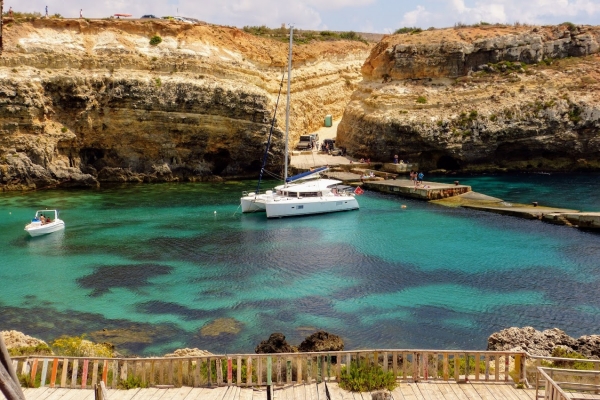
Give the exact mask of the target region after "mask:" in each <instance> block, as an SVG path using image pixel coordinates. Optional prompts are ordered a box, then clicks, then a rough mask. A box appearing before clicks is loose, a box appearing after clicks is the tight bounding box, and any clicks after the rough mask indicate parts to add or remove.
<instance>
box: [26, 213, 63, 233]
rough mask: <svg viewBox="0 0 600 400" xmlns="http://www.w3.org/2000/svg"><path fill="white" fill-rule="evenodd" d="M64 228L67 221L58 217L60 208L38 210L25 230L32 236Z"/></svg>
mask: <svg viewBox="0 0 600 400" xmlns="http://www.w3.org/2000/svg"><path fill="white" fill-rule="evenodd" d="M63 229H65V223H64V222H63V220H61V219H59V218H58V210H38V211H36V213H35V217H34V218H33V219H32V220H31V222H30V223H29V224H27V225H25V231H27V233H29V234H30V235H31V236H32V237H36V236H41V235H45V234H47V233H52V232H56V231H60V230H63Z"/></svg>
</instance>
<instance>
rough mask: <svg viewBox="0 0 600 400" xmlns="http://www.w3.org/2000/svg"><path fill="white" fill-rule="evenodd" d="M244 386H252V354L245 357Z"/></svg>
mask: <svg viewBox="0 0 600 400" xmlns="http://www.w3.org/2000/svg"><path fill="white" fill-rule="evenodd" d="M246 386H252V356H248V358H247V359H246Z"/></svg>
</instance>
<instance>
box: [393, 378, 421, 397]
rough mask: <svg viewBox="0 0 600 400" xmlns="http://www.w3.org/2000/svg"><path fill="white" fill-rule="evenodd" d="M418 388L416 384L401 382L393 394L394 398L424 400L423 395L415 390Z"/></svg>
mask: <svg viewBox="0 0 600 400" xmlns="http://www.w3.org/2000/svg"><path fill="white" fill-rule="evenodd" d="M416 387H417V384H416V383H405V382H401V383H400V384H399V385H398V387H397V388H396V389H394V391H393V392H392V396H394V399H397V398H398V399H406V400H422V399H423V396H422V395H421V392H419V391H418V390H417V391H415V390H413V389H416Z"/></svg>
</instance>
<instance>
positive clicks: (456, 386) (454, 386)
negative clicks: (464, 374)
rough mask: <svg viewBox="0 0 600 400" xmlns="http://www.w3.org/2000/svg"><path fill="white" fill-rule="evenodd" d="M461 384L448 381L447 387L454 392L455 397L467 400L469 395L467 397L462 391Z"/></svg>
mask: <svg viewBox="0 0 600 400" xmlns="http://www.w3.org/2000/svg"><path fill="white" fill-rule="evenodd" d="M463 386H464V385H462V384H457V383H455V382H449V383H448V387H449V388H450V389H451V390H452V391H453V392H454V394H455V395H456V398H457V399H459V400H469V399H470V398H471V397H469V396H468V395H467V394H466V393H465V392H464V391H463V389H462V388H463Z"/></svg>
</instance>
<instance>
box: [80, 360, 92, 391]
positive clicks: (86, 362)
mask: <svg viewBox="0 0 600 400" xmlns="http://www.w3.org/2000/svg"><path fill="white" fill-rule="evenodd" d="M89 364H90V360H83V371H82V372H81V388H82V389H86V388H87V377H88V367H89Z"/></svg>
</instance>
